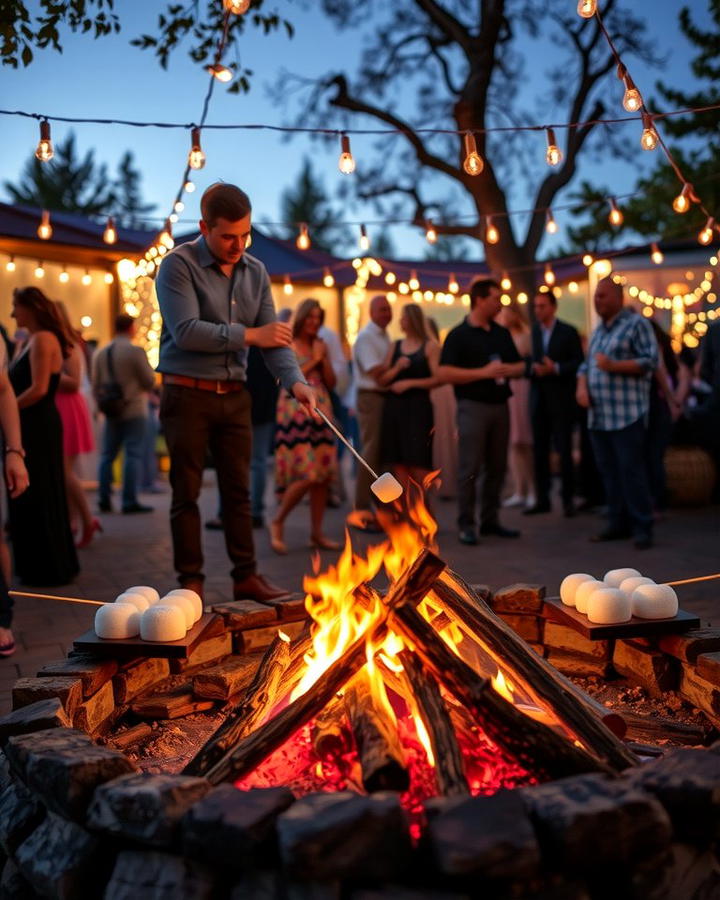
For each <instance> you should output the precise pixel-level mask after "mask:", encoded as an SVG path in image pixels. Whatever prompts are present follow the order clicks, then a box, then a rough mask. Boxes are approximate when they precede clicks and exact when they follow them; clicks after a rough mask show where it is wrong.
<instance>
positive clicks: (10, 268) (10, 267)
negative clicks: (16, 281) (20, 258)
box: [5, 256, 16, 272]
mask: <svg viewBox="0 0 720 900" xmlns="http://www.w3.org/2000/svg"><path fill="white" fill-rule="evenodd" d="M15 268H16V266H15V257H14V256H11V257H10V259H9V260H8V261H7V262H6V263H5V271H6V272H14V271H15Z"/></svg>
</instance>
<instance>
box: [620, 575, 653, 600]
mask: <svg viewBox="0 0 720 900" xmlns="http://www.w3.org/2000/svg"><path fill="white" fill-rule="evenodd" d="M641 584H655V582H654V581H653V580H652V578H646V577H645V576H644V575H631V576H630V578H625V579H624V580H623V582H622V584H621V585H620V590H621V591H625V593H626V594H627V595H628V597H632V594H633V591H634V590H635V588H636V587H640V585H641Z"/></svg>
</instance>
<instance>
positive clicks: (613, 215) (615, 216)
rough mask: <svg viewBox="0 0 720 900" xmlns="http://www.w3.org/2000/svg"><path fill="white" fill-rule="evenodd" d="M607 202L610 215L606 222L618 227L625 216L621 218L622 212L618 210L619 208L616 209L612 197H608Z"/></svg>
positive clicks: (615, 203) (616, 206) (615, 202)
mask: <svg viewBox="0 0 720 900" xmlns="http://www.w3.org/2000/svg"><path fill="white" fill-rule="evenodd" d="M608 202H609V203H610V215H609V216H608V222H609V223H610V224H611V225H615V226H616V227H619V226H620V225H622V223H623V222H624V221H625V216H623V214H622V210H620V208H619V207H618V205H617V201H616V200H615V198H614V197H610V199H609V201H608Z"/></svg>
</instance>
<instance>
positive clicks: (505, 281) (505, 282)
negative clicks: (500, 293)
mask: <svg viewBox="0 0 720 900" xmlns="http://www.w3.org/2000/svg"><path fill="white" fill-rule="evenodd" d="M500 287H501V288H502V289H503V290H504V291H509V290H510V288H512V281H510V277H509V275H508V273H507V272H503V273H502V278H501V279H500Z"/></svg>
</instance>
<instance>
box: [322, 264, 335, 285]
mask: <svg viewBox="0 0 720 900" xmlns="http://www.w3.org/2000/svg"><path fill="white" fill-rule="evenodd" d="M323 284H324V285H325V287H327V288H331V287H332V286H333V285H334V284H335V279H334V278H333V274H332V272H331V271H330V269H329V268H328V267H327V266H325V268H324V269H323Z"/></svg>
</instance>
